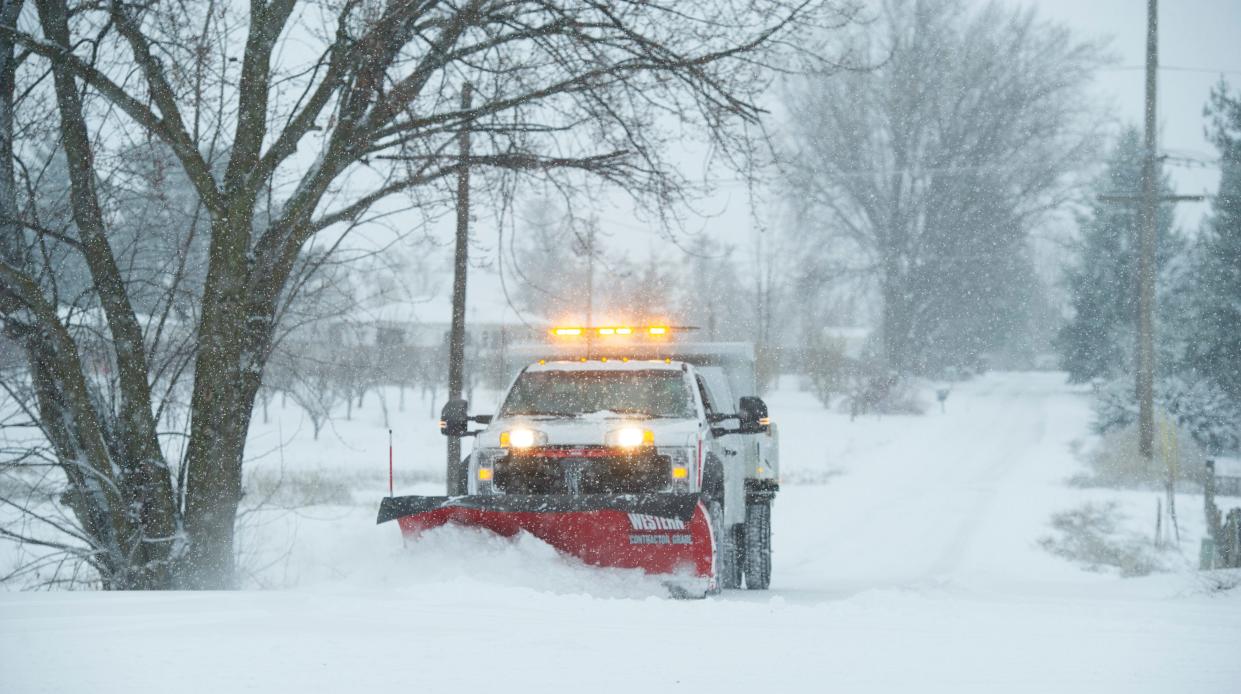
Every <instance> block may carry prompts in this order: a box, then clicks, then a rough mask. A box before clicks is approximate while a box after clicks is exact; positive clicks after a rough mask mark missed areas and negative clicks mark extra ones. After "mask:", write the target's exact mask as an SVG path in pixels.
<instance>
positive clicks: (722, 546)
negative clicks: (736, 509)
mask: <svg viewBox="0 0 1241 694" xmlns="http://www.w3.org/2000/svg"><path fill="white" fill-rule="evenodd" d="M707 513H708V515H710V517H711V535H712V536H713V537H714V538H715V580H716V583H717V584H718V585H719V587H720V588H721V589H723V588H740V587H741V565H740V563H738V561H737V548H736V545H735V544H734V542H733V537H734V535H733V533H732V532H731V531H732V528H729V527H727V526H725V525H724V505H723V504H721V503H720V502H718V501H711V502H710V503H709V504H708V506H707Z"/></svg>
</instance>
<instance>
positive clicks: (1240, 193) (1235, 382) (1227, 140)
mask: <svg viewBox="0 0 1241 694" xmlns="http://www.w3.org/2000/svg"><path fill="white" fill-rule="evenodd" d="M1204 115H1205V116H1207V117H1208V118H1209V119H1210V125H1209V127H1208V129H1207V136H1208V138H1209V139H1210V140H1211V141H1212V142H1213V143H1214V144H1215V146H1216V147H1217V148H1218V149H1219V154H1220V168H1221V171H1222V175H1221V177H1220V184H1219V193H1218V194H1217V195H1216V196H1215V199H1214V201H1213V202H1212V204H1211V217H1210V219H1208V220H1207V222H1206V224H1205V225H1204V227H1203V229H1202V233H1201V235H1200V237H1199V240H1198V247H1197V251H1198V253H1197V264H1196V269H1197V272H1196V273H1195V283H1196V287H1195V291H1194V293H1193V300H1194V308H1193V315H1194V320H1193V339H1191V340H1190V341H1189V344H1188V345H1187V358H1186V361H1187V363H1188V364H1187V365H1188V366H1189V367H1190V368H1191V369H1192V370H1193V371H1195V372H1196V374H1197V375H1198V376H1200V377H1203V378H1206V379H1208V380H1210V381H1212V382H1214V383H1215V384H1216V385H1218V386H1219V387H1220V389H1221V390H1223V391H1224V393H1226V394H1227V395H1228V397H1229V398H1230V399H1231V400H1232V401H1233V402H1236V403H1241V94H1236V95H1234V94H1230V93H1229V89H1228V85H1227V84H1226V83H1224V82H1223V81H1221V82H1220V83H1219V84H1218V85H1217V86H1216V87H1215V88H1214V89H1212V90H1211V97H1210V100H1209V101H1208V102H1207V107H1206V110H1205V113H1204Z"/></svg>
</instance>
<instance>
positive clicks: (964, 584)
mask: <svg viewBox="0 0 1241 694" xmlns="http://www.w3.org/2000/svg"><path fill="white" fill-rule="evenodd" d="M785 380H786V383H785V384H784V385H785V386H786V388H784V389H781V390H778V391H777V392H776V393H774V394H773V395H772V397H770V398H769V399H768V400H769V404H770V405H771V412H772V416H773V418H775V419H776V421H778V422H779V425H780V433H781V437H782V442H781V452H782V456H783V458H782V467H783V470H784V475H785V478H784V487H783V490H782V492H781V494H780V496H779V497H778V499H777V501H776V506H775V509H774V516H773V520H774V528H775V535H774V546H775V555H774V574H773V582H772V590H770V591H767V592H746V591H726V592H725V593H724V594H722V595H720V596H717V597H712V598H708V599H706V600H701V601H678V600H671V599H668V598H666V597H665V596H664V591H663V589H662V587H661V585H660V583H659V581H657V580H655V579H653V578H650V577H646V576H643V575H642V574H641V573H640V572H635V571H625V570H605V569H598V568H593V567H587V566H584V565H582V564H580V563H578V562H576V561H573V560H570V559H567V558H564V557H560V556H558V555H557V554H556V553H555V552H554V551H553V550H552V549H550V548H549V547H548V546H546V545H544V544H543V543H541V542H539V541H537V540H535V539H533V538H530V537H522V538H518V539H517V540H515V541H509V540H504V539H501V538H498V537H496V536H494V535H490V534H488V533H486V532H484V531H477V530H467V529H459V528H443V529H439V530H436V531H433V532H430V533H428V534H427V535H425V536H424V537H423V538H422V539H421V540H420V541H418V542H416V543H412V544H411V545H410V546H408V547H405V546H403V543H402V540H401V537H400V534H399V532H398V530H397V528H396V527H395V525H394V524H387V525H381V526H376V525H375V524H374V513H375V509H376V506H377V502H378V496H379V495H380V494H382V493H384V492H386V489H384V487H386V484H387V478H386V473H387V471H386V469H385V468H386V463H387V441H386V433H387V432H386V429H385V428H384V427H383V426H382V423H381V422H380V420H379V416H380V415H379V408H378V407H377V406H376V405H375V403H368V404H367V406H366V408H365V409H363V410H362V411H360V412H355V413H354V421H352V422H338V423H337V424H336V425H335V428H334V429H332V430H328V431H325V433H324V434H323V437H322V438H321V440H320V441H318V442H313V441H310V440H309V439H310V434H309V428H308V427H299V426H298V416H299V415H298V413H297V411H296V408H295V407H294V406H293V405H292V404H291V403H290V404H289V406H288V409H280V408H279V406H278V405H277V404H273V405H272V408H273V410H274V412H273V415H274V416H273V419H272V421H271V422H270V423H269V424H267V425H262V424H259V423H257V421H256V424H255V427H254V430H255V433H254V440H253V442H252V447H251V448H252V450H253V451H257V450H263V449H274V448H275V446H276V443H277V442H278V441H284V442H286V445H285V446H284V450H283V453H282V454H281V455H276V454H271V455H267V456H265V457H263V458H262V459H261V460H259V461H257V462H256V464H255V467H254V470H255V471H256V472H254V473H252V474H258V473H270V474H275V473H278V472H279V471H280V470H285V471H287V472H288V473H289V474H290V475H292V474H295V473H296V474H305V473H306V471H311V472H312V473H313V474H315V475H319V476H320V477H322V478H323V479H331V480H343V481H344V482H345V483H346V484H351V485H354V487H356V489H355V490H354V491H353V492H352V494H351V496H352V500H350V499H349V498H343V499H341V500H340V501H339V503H336V504H334V505H329V504H316V505H311V506H308V507H300V508H296V509H290V510H281V509H279V508H271V507H268V508H264V509H262V510H259V511H256V512H254V513H252V514H250V515H248V516H247V517H246V518H245V519H244V520H243V523H242V525H241V529H240V536H241V545H242V547H241V550H242V560H241V561H242V566H243V568H244V569H245V571H246V581H247V584H248V585H252V586H255V587H256V588H258V587H268V588H272V589H269V590H260V589H251V590H245V591H239V592H233V593H188V592H171V593H156V594H137V593H111V594H109V593H89V592H8V593H0V691H3V692H6V693H7V692H14V693H25V692H127V693H130V692H132V693H138V692H160V693H164V692H178V693H179V694H180V693H185V694H188V693H191V692H211V693H218V692H249V691H253V692H272V693H274V692H299V693H302V692H346V691H347V692H354V691H358V692H368V691H370V692H374V691H390V690H408V691H428V692H438V691H449V690H450V689H451V690H453V691H466V692H469V691H479V690H483V689H501V690H503V691H506V692H584V691H589V692H597V691H602V692H612V691H624V692H664V691H675V692H698V691H702V692H732V691H771V692H820V691H828V690H831V691H844V692H953V693H961V692H988V693H992V692H1005V693H1006V694H1008V693H1011V692H1125V693H1127V694H1130V693H1134V692H1182V691H1183V692H1194V693H1195V694H1208V693H1211V692H1238V691H1241V659H1238V658H1237V653H1238V647H1239V646H1241V594H1239V593H1241V589H1234V590H1230V591H1223V592H1214V591H1211V590H1210V589H1209V588H1208V587H1207V585H1208V582H1207V581H1206V580H1205V579H1204V578H1203V577H1202V576H1201V575H1200V574H1198V573H1197V572H1195V571H1194V570H1193V569H1192V567H1193V565H1194V564H1195V563H1196V559H1197V554H1196V553H1197V543H1198V541H1199V539H1200V538H1201V536H1202V525H1203V523H1202V519H1201V517H1202V511H1201V498H1200V496H1197V495H1192V494H1183V495H1180V496H1179V497H1178V499H1177V503H1178V507H1179V508H1180V514H1181V518H1182V529H1181V531H1182V542H1181V544H1180V547H1179V552H1180V553H1179V555H1178V554H1177V553H1176V552H1175V551H1174V552H1172V553H1171V556H1172V558H1173V561H1172V563H1173V565H1174V566H1173V570H1172V571H1170V572H1166V573H1158V574H1154V575H1152V576H1148V577H1144V578H1121V577H1119V576H1118V575H1116V574H1115V573H1109V572H1092V571H1087V570H1084V569H1083V568H1082V567H1081V566H1079V565H1077V564H1074V563H1071V562H1069V561H1066V560H1064V559H1061V558H1058V557H1055V556H1053V555H1051V554H1049V553H1048V552H1046V551H1045V550H1043V549H1042V548H1040V547H1039V545H1038V539H1039V538H1040V537H1043V536H1045V535H1048V534H1050V532H1051V531H1050V528H1049V525H1048V522H1049V518H1050V516H1051V514H1053V513H1055V512H1057V511H1061V510H1065V509H1069V508H1073V507H1076V506H1079V505H1081V504H1082V503H1085V502H1087V501H1106V500H1112V501H1117V502H1119V503H1121V504H1122V507H1123V509H1124V510H1125V511H1126V512H1127V513H1128V514H1129V515H1130V523H1129V525H1131V526H1132V528H1133V529H1135V530H1136V531H1139V532H1147V534H1149V533H1150V529H1148V528H1147V526H1148V525H1153V507H1154V503H1155V501H1154V498H1153V497H1154V496H1155V493H1154V492H1150V493H1146V492H1117V491H1115V490H1104V489H1080V488H1074V487H1070V486H1067V484H1066V480H1067V478H1068V477H1070V476H1071V475H1073V474H1075V473H1078V472H1081V471H1082V464H1081V462H1080V461H1079V456H1080V452H1077V453H1075V452H1074V451H1075V450H1079V449H1080V448H1082V447H1083V446H1085V447H1088V446H1090V445H1091V444H1092V441H1093V437H1092V436H1091V435H1090V434H1089V428H1088V425H1089V407H1088V403H1087V400H1086V397H1085V394H1084V393H1083V392H1081V391H1080V390H1074V389H1072V388H1070V387H1068V386H1065V385H1064V378H1063V375H1062V374H992V375H988V376H985V377H982V378H980V379H977V380H975V381H972V382H968V383H965V384H957V385H955V386H954V389H953V392H952V395H951V397H950V398H949V399H948V402H947V412H946V413H943V414H941V413H940V412H938V410H930V411H928V414H926V415H924V416H920V417H883V418H876V417H861V418H858V420H857V421H853V422H851V421H850V420H849V417H848V416H847V415H841V414H837V413H833V412H828V411H826V410H824V409H823V408H822V407H821V406H819V404H818V403H817V402H816V401H815V400H814V399H813V398H812V397H811V396H810V395H809V394H806V393H802V392H799V391H797V390H796V389H795V388H794V387H793V386H794V384H793V383H792V379H788V378H786V379H785ZM387 399H388V401H389V405H390V408H389V409H390V415H392V416H393V417H394V419H395V417H396V416H397V415H396V413H395V412H392V411H391V410H392V407H391V405H392V402H393V400H392V397H391V396H390V397H388V398H387ZM413 401H414V404H413V406H411V408H410V410H411V412H412V410H417V411H418V412H419V414H420V415H422V416H419V417H416V418H415V417H413V416H412V414H409V413H407V414H404V415H400V417H403V418H405V419H406V420H413V422H414V423H413V424H410V425H409V426H408V427H404V428H402V427H400V426H399V425H397V424H396V423H395V422H394V427H393V428H394V429H397V430H398V431H397V433H396V436H397V439H398V446H397V469H398V475H399V477H398V480H404V482H402V483H400V484H399V485H398V490H397V492H398V493H436V492H437V491H438V490H439V489H442V482H438V481H436V477H435V476H436V475H437V474H441V475H442V466H443V462H442V461H443V448H442V444H441V443H440V442H439V441H438V435H437V434H436V433H435V430H434V421H433V419H432V418H431V417H430V413H429V411H428V410H429V406H428V405H427V403H422V404H421V405H419V404H418V402H417V400H416V399H414V400H413ZM480 411H485V410H482V409H480ZM346 496H349V495H346ZM1232 501H1236V500H1232ZM1231 505H1238V504H1236V503H1232V504H1231ZM1148 517H1149V520H1150V523H1148V522H1147V519H1148Z"/></svg>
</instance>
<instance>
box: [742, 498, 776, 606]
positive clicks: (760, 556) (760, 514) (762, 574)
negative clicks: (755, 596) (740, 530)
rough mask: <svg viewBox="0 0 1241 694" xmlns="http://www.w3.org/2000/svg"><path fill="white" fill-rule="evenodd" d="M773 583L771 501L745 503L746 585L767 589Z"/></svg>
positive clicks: (748, 587) (748, 588)
mask: <svg viewBox="0 0 1241 694" xmlns="http://www.w3.org/2000/svg"><path fill="white" fill-rule="evenodd" d="M770 584H771V502H770V501H755V502H752V503H749V504H746V505H745V587H746V589H747V590H767V586H769V585H770Z"/></svg>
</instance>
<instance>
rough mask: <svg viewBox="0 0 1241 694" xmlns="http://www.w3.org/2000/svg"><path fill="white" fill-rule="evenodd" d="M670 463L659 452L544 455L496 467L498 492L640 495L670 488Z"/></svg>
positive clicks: (516, 457)
mask: <svg viewBox="0 0 1241 694" xmlns="http://www.w3.org/2000/svg"><path fill="white" fill-rule="evenodd" d="M668 465H669V461H668V457H667V456H663V455H658V454H657V453H656V452H655V450H654V449H644V450H640V451H638V452H634V453H625V452H621V451H614V450H612V449H607V448H602V447H593V448H573V449H539V450H537V451H533V452H531V453H524V454H509V455H507V456H505V457H504V458H501V459H499V460H497V461H496V463H495V486H496V488H497V489H498V490H499V491H501V492H503V493H505V494H640V493H644V492H660V491H664V490H666V489H667V488H668V483H669V478H668Z"/></svg>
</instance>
